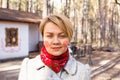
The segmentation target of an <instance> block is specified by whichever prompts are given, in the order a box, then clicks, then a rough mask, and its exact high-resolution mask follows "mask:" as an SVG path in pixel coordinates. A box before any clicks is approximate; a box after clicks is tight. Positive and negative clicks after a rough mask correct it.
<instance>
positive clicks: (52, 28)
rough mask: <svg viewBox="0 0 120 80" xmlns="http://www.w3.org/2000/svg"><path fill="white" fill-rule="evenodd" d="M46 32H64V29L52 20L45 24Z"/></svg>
mask: <svg viewBox="0 0 120 80" xmlns="http://www.w3.org/2000/svg"><path fill="white" fill-rule="evenodd" d="M46 32H58V33H59V32H62V33H64V31H63V30H62V29H60V27H59V26H57V25H56V24H54V23H52V22H48V23H46V25H45V26H44V33H46Z"/></svg>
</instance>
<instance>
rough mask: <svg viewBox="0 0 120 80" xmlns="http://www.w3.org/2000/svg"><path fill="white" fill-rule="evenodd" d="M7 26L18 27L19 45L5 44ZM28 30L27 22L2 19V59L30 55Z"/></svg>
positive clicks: (0, 37) (0, 50)
mask: <svg viewBox="0 0 120 80" xmlns="http://www.w3.org/2000/svg"><path fill="white" fill-rule="evenodd" d="M5 28H18V46H15V47H6V46H5ZM28 30H29V25H28V24H27V23H17V22H7V21H6V22H5V21H0V60H1V59H8V58H17V57H23V56H28V51H29V44H28V36H29V32H28Z"/></svg>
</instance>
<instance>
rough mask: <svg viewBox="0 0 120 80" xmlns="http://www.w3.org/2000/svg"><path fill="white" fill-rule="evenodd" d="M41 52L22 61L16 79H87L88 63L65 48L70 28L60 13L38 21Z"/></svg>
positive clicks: (69, 39) (69, 35) (88, 78)
mask: <svg viewBox="0 0 120 80" xmlns="http://www.w3.org/2000/svg"><path fill="white" fill-rule="evenodd" d="M40 32H41V34H42V36H43V44H44V45H43V47H42V49H41V54H40V55H38V56H36V57H35V58H33V59H28V58H25V59H24V60H23V62H22V66H21V70H20V74H19V79H18V80H90V69H89V66H88V65H83V64H82V63H80V62H78V61H76V60H75V59H74V58H73V57H72V56H71V55H70V54H69V51H68V45H69V43H70V41H71V39H72V35H73V30H72V26H71V24H70V22H69V20H68V19H67V18H66V17H65V16H62V15H50V16H48V17H47V18H45V19H43V20H42V22H41V25H40Z"/></svg>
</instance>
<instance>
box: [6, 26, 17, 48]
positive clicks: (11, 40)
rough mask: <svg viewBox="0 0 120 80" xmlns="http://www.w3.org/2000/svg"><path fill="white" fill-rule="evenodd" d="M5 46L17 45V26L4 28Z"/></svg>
mask: <svg viewBox="0 0 120 80" xmlns="http://www.w3.org/2000/svg"><path fill="white" fill-rule="evenodd" d="M5 32H6V47H8V46H17V45H18V28H6V29H5Z"/></svg>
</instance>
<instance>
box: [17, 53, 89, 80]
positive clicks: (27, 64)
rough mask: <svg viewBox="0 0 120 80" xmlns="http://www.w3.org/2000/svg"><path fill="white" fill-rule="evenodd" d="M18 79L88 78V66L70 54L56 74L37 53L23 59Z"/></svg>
mask: <svg viewBox="0 0 120 80" xmlns="http://www.w3.org/2000/svg"><path fill="white" fill-rule="evenodd" d="M18 80H90V67H89V66H88V65H83V64H82V63H80V62H78V61H76V60H75V59H74V58H73V57H72V56H70V58H69V60H68V62H67V64H66V66H65V67H64V69H62V70H61V71H60V72H59V73H57V74H56V73H55V72H54V71H52V70H51V69H50V68H49V67H47V66H46V65H45V64H44V63H43V62H42V61H41V59H40V56H39V55H38V56H37V57H36V58H33V59H29V58H25V59H24V60H23V62H22V65H21V70H20V74H19V78H18Z"/></svg>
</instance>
